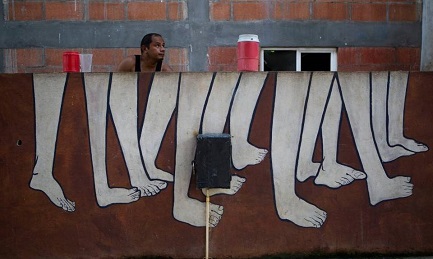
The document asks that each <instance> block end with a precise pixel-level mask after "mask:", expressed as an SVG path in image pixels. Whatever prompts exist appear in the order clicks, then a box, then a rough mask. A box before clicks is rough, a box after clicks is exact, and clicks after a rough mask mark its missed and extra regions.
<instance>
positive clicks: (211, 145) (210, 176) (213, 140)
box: [194, 133, 232, 188]
mask: <svg viewBox="0 0 433 259" xmlns="http://www.w3.org/2000/svg"><path fill="white" fill-rule="evenodd" d="M231 153H232V147H231V136H230V134H225V133H221V134H199V135H198V136H197V148H196V152H195V163H194V164H195V173H196V177H197V187H198V188H230V181H231V178H232V176H231V173H230V169H231V165H232V160H231Z"/></svg>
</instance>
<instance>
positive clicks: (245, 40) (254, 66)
mask: <svg viewBox="0 0 433 259" xmlns="http://www.w3.org/2000/svg"><path fill="white" fill-rule="evenodd" d="M259 49H260V47H259V37H258V36H257V35H255V34H242V35H239V39H238V48H237V50H236V54H237V57H238V71H259Z"/></svg>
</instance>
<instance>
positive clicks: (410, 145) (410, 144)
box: [395, 138, 428, 153]
mask: <svg viewBox="0 0 433 259" xmlns="http://www.w3.org/2000/svg"><path fill="white" fill-rule="evenodd" d="M395 142H397V144H400V145H402V146H403V147H405V148H407V149H409V150H410V151H413V152H416V153H419V152H426V151H428V146H427V145H424V144H423V143H420V142H417V141H415V140H413V139H409V138H402V139H399V140H397V141H395Z"/></svg>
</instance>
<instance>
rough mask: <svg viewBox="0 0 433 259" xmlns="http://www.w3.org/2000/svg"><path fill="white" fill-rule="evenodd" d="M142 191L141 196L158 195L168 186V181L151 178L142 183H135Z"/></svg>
mask: <svg viewBox="0 0 433 259" xmlns="http://www.w3.org/2000/svg"><path fill="white" fill-rule="evenodd" d="M133 186H134V187H137V188H138V190H139V191H140V192H141V197H147V196H153V195H157V194H158V193H159V192H160V191H161V190H164V189H165V188H167V183H166V182H163V181H160V180H149V181H146V182H144V183H142V184H137V185H134V184H133Z"/></svg>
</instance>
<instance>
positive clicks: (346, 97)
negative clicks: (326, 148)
mask: <svg viewBox="0 0 433 259" xmlns="http://www.w3.org/2000/svg"><path fill="white" fill-rule="evenodd" d="M339 79H340V91H341V93H342V97H343V102H344V105H345V107H346V111H347V115H348V118H349V123H350V127H351V129H352V132H353V136H354V138H355V143H356V147H357V150H358V154H359V156H360V159H361V163H362V166H363V168H364V172H365V173H366V174H367V186H368V192H369V196H370V203H371V204H372V205H376V204H377V203H379V202H381V201H385V200H392V199H397V198H403V197H408V196H410V195H412V189H413V184H412V183H410V177H406V176H397V177H394V178H389V177H388V176H387V174H386V172H385V169H384V168H383V166H382V161H381V160H380V157H379V153H378V151H377V149H376V144H375V143H374V138H373V132H372V125H371V121H370V116H372V115H371V113H370V92H369V91H370V88H369V74H368V73H339Z"/></svg>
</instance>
